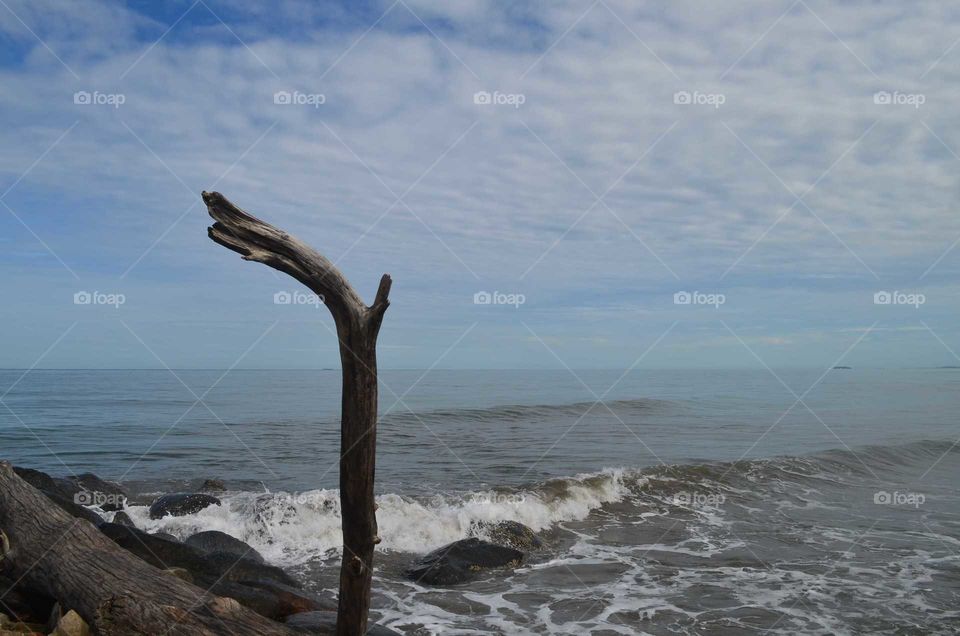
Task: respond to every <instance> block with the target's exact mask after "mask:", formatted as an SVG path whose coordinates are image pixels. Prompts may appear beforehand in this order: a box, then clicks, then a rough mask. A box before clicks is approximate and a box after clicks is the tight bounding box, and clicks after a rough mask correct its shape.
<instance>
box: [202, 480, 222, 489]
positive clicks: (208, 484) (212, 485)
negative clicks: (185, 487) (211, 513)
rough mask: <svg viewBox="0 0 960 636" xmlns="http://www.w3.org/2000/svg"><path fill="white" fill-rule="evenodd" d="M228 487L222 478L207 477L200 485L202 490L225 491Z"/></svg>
mask: <svg viewBox="0 0 960 636" xmlns="http://www.w3.org/2000/svg"><path fill="white" fill-rule="evenodd" d="M226 489H227V485H226V484H225V483H224V482H223V480H222V479H206V480H204V482H203V483H202V484H201V485H200V490H202V491H204V492H223V491H224V490H226Z"/></svg>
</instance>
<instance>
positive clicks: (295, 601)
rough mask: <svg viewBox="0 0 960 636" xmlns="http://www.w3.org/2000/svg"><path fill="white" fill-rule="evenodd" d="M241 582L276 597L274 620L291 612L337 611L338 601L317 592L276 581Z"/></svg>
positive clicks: (273, 597)
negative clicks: (325, 597)
mask: <svg viewBox="0 0 960 636" xmlns="http://www.w3.org/2000/svg"><path fill="white" fill-rule="evenodd" d="M238 582H239V583H240V584H242V585H244V586H246V587H248V588H250V589H253V590H258V591H260V592H261V593H263V594H266V595H269V596H270V597H271V598H272V599H274V603H275V612H274V613H275V617H274V620H280V619H282V618H286V617H287V616H290V615H291V614H299V613H301V612H315V611H319V610H328V611H336V609H337V603H336V601H332V600H327V599H324V598H322V597H320V596H317V595H316V594H312V593H310V592H305V591H303V590H301V589H298V588H295V587H292V586H289V585H284V584H283V583H277V582H276V581H265V580H259V581H253V580H244V581H238Z"/></svg>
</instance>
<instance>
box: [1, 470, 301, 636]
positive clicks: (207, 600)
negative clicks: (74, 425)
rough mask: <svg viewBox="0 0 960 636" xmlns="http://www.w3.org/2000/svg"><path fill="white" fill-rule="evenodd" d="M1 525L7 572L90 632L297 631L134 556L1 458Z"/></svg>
mask: <svg viewBox="0 0 960 636" xmlns="http://www.w3.org/2000/svg"><path fill="white" fill-rule="evenodd" d="M0 532H2V533H3V534H2V537H3V539H4V540H3V542H2V546H3V553H2V558H0V567H2V568H3V569H4V571H5V572H6V573H7V575H8V576H9V577H11V578H13V579H14V580H17V581H23V582H24V583H26V584H27V585H28V586H29V587H30V588H33V589H37V590H41V591H42V592H44V593H45V594H47V595H49V596H50V597H52V598H55V599H57V600H58V601H59V602H60V604H61V606H62V607H64V608H69V609H72V610H75V611H76V612H77V613H78V614H79V615H80V616H81V617H82V618H83V619H84V620H85V621H86V622H87V624H88V625H90V627H91V628H92V629H93V631H94V633H95V634H100V635H104V636H126V635H139V634H142V635H144V636H146V635H151V636H153V635H156V634H168V635H173V634H184V635H186V634H189V635H191V636H192V635H201V636H215V635H221V634H234V635H238V636H247V635H249V636H258V635H261V634H263V635H267V636H293V635H294V634H296V632H294V631H292V630H290V629H289V628H287V627H285V626H284V625H282V624H280V623H276V622H274V621H271V620H269V619H267V618H264V617H263V616H260V615H259V614H257V613H255V612H253V611H251V610H248V609H246V608H244V607H242V606H241V605H240V604H239V603H238V602H237V601H235V600H233V599H228V598H221V597H219V596H214V595H213V594H211V593H209V592H208V591H206V590H204V589H202V588H200V587H196V586H194V585H190V584H189V583H186V582H185V581H182V580H180V579H178V578H176V577H174V576H171V575H169V574H166V573H164V572H162V571H161V570H159V569H157V568H155V567H153V566H151V565H149V564H148V563H146V562H144V561H142V560H140V559H139V558H137V557H136V556H134V555H132V554H130V553H129V552H127V551H126V550H124V549H123V548H121V547H119V546H117V545H116V544H115V543H114V542H113V541H111V540H110V539H109V538H107V537H106V536H105V535H104V534H103V533H101V532H100V531H99V530H97V529H96V528H95V527H94V526H93V525H92V524H90V523H89V522H87V521H84V520H82V519H76V518H74V517H71V516H70V515H68V514H67V513H66V512H64V511H63V510H61V509H60V508H58V507H57V506H55V505H53V504H52V503H51V501H50V500H49V499H48V498H47V497H46V496H45V495H43V494H42V493H41V492H40V491H39V490H37V489H36V488H34V487H33V486H31V485H30V484H28V483H26V482H25V481H23V480H22V479H21V478H20V477H18V476H17V475H16V474H15V473H14V472H13V467H12V466H11V465H10V464H9V463H7V462H0ZM7 591H8V590H6V589H4V590H0V595H3V594H4V593H6V592H7Z"/></svg>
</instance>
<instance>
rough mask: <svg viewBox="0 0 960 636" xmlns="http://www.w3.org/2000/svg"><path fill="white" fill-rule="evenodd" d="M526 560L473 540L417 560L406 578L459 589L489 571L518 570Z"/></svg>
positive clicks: (506, 549)
mask: <svg viewBox="0 0 960 636" xmlns="http://www.w3.org/2000/svg"><path fill="white" fill-rule="evenodd" d="M523 559H524V553H523V552H521V551H520V550H515V549H513V548H509V547H506V546H500V545H496V544H494V543H490V542H488V541H482V540H480V539H478V538H476V537H471V538H469V539H461V540H460V541H454V542H453V543H451V544H449V545H445V546H443V547H442V548H439V549H437V550H434V551H433V552H431V553H430V554H428V555H426V556H424V557H421V558H419V559H417V560H416V561H414V562H413V563H412V564H410V566H409V567H408V568H407V569H406V570H404V573H403V574H404V576H406V577H407V578H408V579H410V580H412V581H414V582H417V583H425V584H427V585H456V584H457V583H464V582H466V581H470V580H473V579H475V578H477V576H479V575H480V573H481V572H484V571H486V570H493V569H502V568H515V567H517V566H519V565H520V564H521V563H523Z"/></svg>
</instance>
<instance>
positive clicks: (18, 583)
mask: <svg viewBox="0 0 960 636" xmlns="http://www.w3.org/2000/svg"><path fill="white" fill-rule="evenodd" d="M0 594H2V595H3V598H2V600H0V614H9V615H10V619H11V620H12V621H14V622H16V621H22V622H25V623H29V622H38V621H42V620H43V618H44V617H46V616H49V615H50V613H51V611H52V610H53V608H54V606H55V605H56V603H57V602H56V601H55V600H54V599H52V598H50V597H49V596H47V595H46V593H44V592H41V591H39V590H36V589H34V588H32V587H30V586H29V584H28V583H27V582H26V581H25V580H24V579H18V578H17V577H11V576H7V575H5V574H2V573H0Z"/></svg>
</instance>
